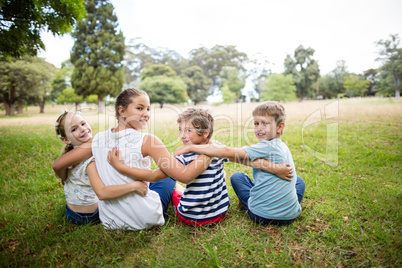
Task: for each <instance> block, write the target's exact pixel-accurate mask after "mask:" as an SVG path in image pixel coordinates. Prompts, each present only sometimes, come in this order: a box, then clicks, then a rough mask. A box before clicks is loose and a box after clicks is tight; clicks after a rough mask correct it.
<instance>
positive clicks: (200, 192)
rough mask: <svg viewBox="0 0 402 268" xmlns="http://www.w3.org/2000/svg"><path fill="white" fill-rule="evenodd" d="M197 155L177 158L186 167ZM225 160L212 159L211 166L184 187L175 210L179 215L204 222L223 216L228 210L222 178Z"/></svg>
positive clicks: (224, 182) (227, 199)
mask: <svg viewBox="0 0 402 268" xmlns="http://www.w3.org/2000/svg"><path fill="white" fill-rule="evenodd" d="M198 156H199V154H196V153H189V154H184V155H179V156H177V157H176V158H177V160H179V161H180V162H181V163H182V164H183V165H185V166H187V165H189V164H190V163H191V162H192V161H194V160H195V159H196V158H197V157H198ZM225 162H227V159H222V158H212V162H211V164H210V165H209V166H208V168H207V169H206V170H204V172H202V173H201V174H200V175H199V176H198V177H197V178H195V179H194V180H193V181H192V182H190V183H189V184H187V185H186V190H185V191H184V192H183V194H182V195H181V198H180V203H179V205H178V206H177V210H178V211H179V213H180V215H181V216H182V217H184V218H186V219H189V220H193V221H205V220H210V219H215V218H217V217H219V216H222V215H225V214H226V213H227V211H228V208H229V196H228V192H227V189H226V181H225V176H224V171H223V167H224V163H225Z"/></svg>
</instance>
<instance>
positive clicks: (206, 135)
mask: <svg viewBox="0 0 402 268" xmlns="http://www.w3.org/2000/svg"><path fill="white" fill-rule="evenodd" d="M202 136H203V137H204V138H205V139H206V138H208V136H209V129H206V130H204V133H202Z"/></svg>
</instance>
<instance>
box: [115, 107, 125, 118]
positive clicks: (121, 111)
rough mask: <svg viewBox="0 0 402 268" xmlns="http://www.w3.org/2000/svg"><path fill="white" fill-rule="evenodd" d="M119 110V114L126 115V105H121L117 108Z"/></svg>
mask: <svg viewBox="0 0 402 268" xmlns="http://www.w3.org/2000/svg"><path fill="white" fill-rule="evenodd" d="M117 111H118V112H119V115H120V116H121V117H124V112H125V111H124V107H123V106H121V105H120V106H119V108H118V109H117Z"/></svg>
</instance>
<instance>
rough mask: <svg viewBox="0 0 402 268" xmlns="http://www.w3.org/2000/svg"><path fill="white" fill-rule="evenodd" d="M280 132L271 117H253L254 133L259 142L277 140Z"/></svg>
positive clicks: (279, 127)
mask: <svg viewBox="0 0 402 268" xmlns="http://www.w3.org/2000/svg"><path fill="white" fill-rule="evenodd" d="M282 124H283V123H281V124H280V125H282ZM279 130H280V131H279ZM282 130H283V128H281V126H278V125H277V124H276V122H275V120H274V118H273V117H272V116H269V115H267V116H254V133H255V136H256V137H257V139H258V140H259V141H262V140H272V139H274V138H279V137H280V132H281V131H282Z"/></svg>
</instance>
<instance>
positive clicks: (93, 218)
mask: <svg viewBox="0 0 402 268" xmlns="http://www.w3.org/2000/svg"><path fill="white" fill-rule="evenodd" d="M66 219H67V220H68V221H70V222H72V223H75V224H80V225H81V224H87V223H99V209H97V210H96V211H95V212H94V213H78V212H75V211H73V210H71V208H69V207H68V205H67V204H66Z"/></svg>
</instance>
